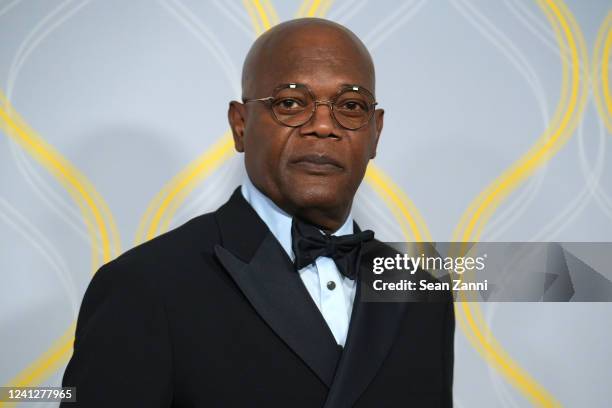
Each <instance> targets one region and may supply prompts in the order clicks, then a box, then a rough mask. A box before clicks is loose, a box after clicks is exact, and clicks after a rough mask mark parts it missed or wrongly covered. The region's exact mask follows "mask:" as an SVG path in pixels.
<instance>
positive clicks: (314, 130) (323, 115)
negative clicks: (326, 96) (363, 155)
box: [301, 101, 339, 138]
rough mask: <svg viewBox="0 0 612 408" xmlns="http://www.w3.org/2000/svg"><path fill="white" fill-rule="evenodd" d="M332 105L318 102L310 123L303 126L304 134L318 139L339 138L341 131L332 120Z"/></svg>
mask: <svg viewBox="0 0 612 408" xmlns="http://www.w3.org/2000/svg"><path fill="white" fill-rule="evenodd" d="M331 109H332V108H331V104H330V103H329V102H326V101H316V102H315V110H314V112H313V114H312V117H311V118H310V120H309V121H308V122H306V123H305V124H304V125H303V126H302V132H301V133H302V134H304V135H308V134H313V135H316V136H317V137H336V138H338V137H339V129H338V127H337V125H336V123H335V121H334V119H333V118H332V111H331Z"/></svg>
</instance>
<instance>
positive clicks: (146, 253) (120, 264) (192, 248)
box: [89, 213, 220, 292]
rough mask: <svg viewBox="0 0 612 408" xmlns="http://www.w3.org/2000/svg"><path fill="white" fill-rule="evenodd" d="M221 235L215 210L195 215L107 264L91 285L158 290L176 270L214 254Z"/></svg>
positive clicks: (193, 266) (95, 286)
mask: <svg viewBox="0 0 612 408" xmlns="http://www.w3.org/2000/svg"><path fill="white" fill-rule="evenodd" d="M219 236H220V234H219V229H218V226H217V223H216V221H215V217H214V213H207V214H203V215H200V216H198V217H195V218H192V219H191V220H189V221H187V222H186V223H184V224H183V225H181V226H179V227H177V228H174V229H172V230H170V231H168V232H166V233H164V234H161V235H159V236H157V237H155V238H153V239H151V240H149V241H147V242H144V243H142V244H139V245H137V246H135V247H134V248H132V249H130V250H128V251H126V252H125V253H123V254H122V255H120V256H119V257H117V258H116V259H114V260H112V261H110V262H108V263H106V264H104V265H103V266H101V267H100V268H99V269H98V271H97V272H96V274H95V275H94V277H93V278H92V281H91V283H90V285H89V286H90V288H91V287H94V288H110V287H122V288H130V287H132V288H135V289H138V291H139V292H142V291H143V290H146V288H147V287H149V288H151V289H153V290H157V289H158V287H159V286H163V285H164V282H165V281H167V280H168V279H171V278H172V277H173V276H176V274H177V273H180V272H181V271H188V270H189V269H190V268H191V269H193V268H195V266H196V265H200V264H201V262H202V261H203V260H204V261H205V260H206V258H207V256H208V257H212V254H213V248H214V246H215V244H217V243H218V242H219V239H220V238H219Z"/></svg>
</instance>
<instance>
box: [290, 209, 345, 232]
mask: <svg viewBox="0 0 612 408" xmlns="http://www.w3.org/2000/svg"><path fill="white" fill-rule="evenodd" d="M350 208H351V206H350V204H349V205H348V206H345V207H343V208H334V209H320V208H302V209H299V210H297V211H295V212H294V215H295V216H297V217H299V218H301V219H302V220H304V221H307V222H309V223H311V224H313V225H316V226H318V227H319V228H320V229H322V230H323V231H325V232H326V233H327V234H333V233H334V232H336V231H338V230H339V229H340V227H342V225H343V224H344V223H345V222H346V218H347V217H348V215H349V212H350Z"/></svg>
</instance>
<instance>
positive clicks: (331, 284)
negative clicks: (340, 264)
mask: <svg viewBox="0 0 612 408" xmlns="http://www.w3.org/2000/svg"><path fill="white" fill-rule="evenodd" d="M327 289H329V290H334V289H336V282H334V281H329V282H327Z"/></svg>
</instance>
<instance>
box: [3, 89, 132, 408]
mask: <svg viewBox="0 0 612 408" xmlns="http://www.w3.org/2000/svg"><path fill="white" fill-rule="evenodd" d="M0 127H1V128H2V129H3V130H4V131H5V132H6V134H7V135H8V136H9V137H11V138H12V139H14V140H15V141H16V142H17V143H18V144H19V145H20V146H21V147H22V148H24V150H26V151H27V152H28V153H29V154H30V155H31V156H32V157H33V158H34V159H36V160H37V161H38V162H39V163H40V164H41V165H43V167H45V168H46V169H47V170H48V171H49V172H50V173H51V174H52V175H54V176H55V178H57V179H58V181H59V182H60V184H61V185H62V186H63V187H64V188H65V189H66V191H67V192H68V193H69V195H70V196H71V198H72V199H73V200H74V201H75V203H76V204H77V205H78V207H79V210H80V212H81V214H82V215H83V219H84V222H85V224H86V227H87V230H88V233H89V236H90V241H91V259H92V261H91V262H92V264H91V270H92V273H95V271H96V269H97V267H98V262H99V258H98V245H97V242H98V241H101V244H102V245H101V246H102V256H103V261H104V262H108V261H110V259H111V258H112V254H111V248H112V249H114V251H115V253H118V252H119V251H120V243H119V234H118V230H117V227H116V223H115V222H114V218H113V216H112V213H111V212H110V209H109V208H108V206H107V205H106V202H105V201H104V200H103V199H102V197H101V196H100V194H99V193H98V192H97V191H96V189H95V188H94V187H93V185H92V184H91V183H90V182H89V181H88V180H87V178H86V177H85V176H84V175H83V174H81V173H80V172H79V171H78V170H77V168H76V167H75V166H74V165H72V164H71V163H70V162H69V161H68V160H67V159H66V158H64V157H63V156H62V155H61V154H60V153H59V152H58V151H57V150H55V149H54V148H53V147H52V146H51V145H50V144H48V143H47V142H45V141H44V139H42V138H41V137H40V136H38V135H37V134H36V132H35V131H34V130H33V129H32V128H31V127H30V126H29V125H28V124H27V123H26V122H25V121H24V120H23V119H22V118H21V116H20V115H19V114H18V113H17V112H16V111H15V109H14V108H13V107H12V105H11V104H10V102H9V101H8V99H7V98H6V97H5V96H4V95H3V94H2V92H0ZM106 223H108V224H109V228H108V229H110V237H109V233H108V231H107V226H106ZM98 232H99V233H98ZM74 327H75V326H74V323H73V325H72V326H71V327H70V328H68V330H66V331H65V332H64V334H63V335H62V336H61V337H60V339H59V340H58V341H57V342H56V344H55V345H53V346H52V347H51V348H50V349H49V350H48V351H47V352H45V353H44V354H43V355H42V356H40V357H39V358H37V359H36V360H35V361H34V362H33V363H32V364H30V365H29V366H28V367H27V368H25V369H24V370H23V371H21V372H20V373H19V374H17V375H16V376H15V377H14V378H13V379H11V380H10V381H9V383H8V385H7V386H26V385H35V384H36V383H37V382H39V381H42V380H43V379H44V378H45V377H46V376H48V375H50V374H51V373H52V372H53V371H54V370H55V369H57V368H58V367H59V366H60V365H61V364H62V363H63V362H64V361H65V360H67V358H68V356H69V353H70V351H71V350H72V344H73V339H74ZM0 406H1V404H0Z"/></svg>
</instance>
